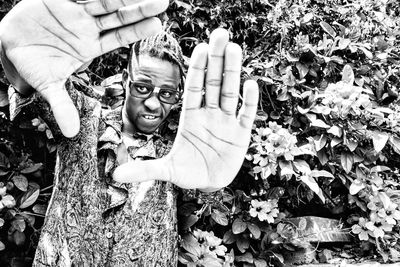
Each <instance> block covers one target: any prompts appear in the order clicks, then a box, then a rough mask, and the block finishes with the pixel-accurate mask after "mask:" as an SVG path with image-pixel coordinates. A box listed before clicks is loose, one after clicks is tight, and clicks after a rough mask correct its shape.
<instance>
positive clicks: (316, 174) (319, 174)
mask: <svg viewBox="0 0 400 267" xmlns="http://www.w3.org/2000/svg"><path fill="white" fill-rule="evenodd" d="M310 175H311V176H313V177H329V178H335V176H333V174H332V173H330V172H328V171H325V170H321V171H319V170H312V171H311V174H310Z"/></svg>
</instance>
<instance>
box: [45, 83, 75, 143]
mask: <svg viewBox="0 0 400 267" xmlns="http://www.w3.org/2000/svg"><path fill="white" fill-rule="evenodd" d="M64 84H65V83H64V82H61V83H57V84H54V85H52V86H49V87H47V88H45V89H43V90H40V94H41V95H42V96H43V97H44V98H45V99H46V101H47V102H49V104H50V107H51V110H52V111H53V115H54V118H55V120H56V122H57V124H58V126H59V127H60V130H61V132H62V134H63V135H64V136H65V137H68V138H71V137H74V136H75V135H77V134H78V133H79V128H80V121H79V113H78V111H77V109H76V107H75V105H74V103H73V102H72V100H71V97H70V96H69V94H68V92H67V90H66V89H65V87H64Z"/></svg>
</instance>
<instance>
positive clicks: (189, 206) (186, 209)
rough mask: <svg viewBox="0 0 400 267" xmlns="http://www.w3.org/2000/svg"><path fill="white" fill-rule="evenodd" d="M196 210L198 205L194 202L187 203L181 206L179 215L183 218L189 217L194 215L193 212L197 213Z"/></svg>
mask: <svg viewBox="0 0 400 267" xmlns="http://www.w3.org/2000/svg"><path fill="white" fill-rule="evenodd" d="M196 210H197V206H196V204H194V203H192V202H187V203H184V204H182V205H180V206H179V208H178V214H179V215H183V216H189V215H192V214H193V212H195V211H196Z"/></svg>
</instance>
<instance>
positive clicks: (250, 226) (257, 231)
mask: <svg viewBox="0 0 400 267" xmlns="http://www.w3.org/2000/svg"><path fill="white" fill-rule="evenodd" d="M247 228H248V229H249V231H250V233H251V234H252V235H253V237H254V238H255V239H259V238H260V236H261V230H260V227H258V225H256V224H254V223H249V224H247Z"/></svg>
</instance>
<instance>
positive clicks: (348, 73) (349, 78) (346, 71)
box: [342, 64, 354, 85]
mask: <svg viewBox="0 0 400 267" xmlns="http://www.w3.org/2000/svg"><path fill="white" fill-rule="evenodd" d="M342 81H343V82H345V83H347V84H350V85H353V83H354V72H353V69H352V68H351V66H350V65H349V64H346V65H345V66H344V67H343V71H342Z"/></svg>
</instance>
